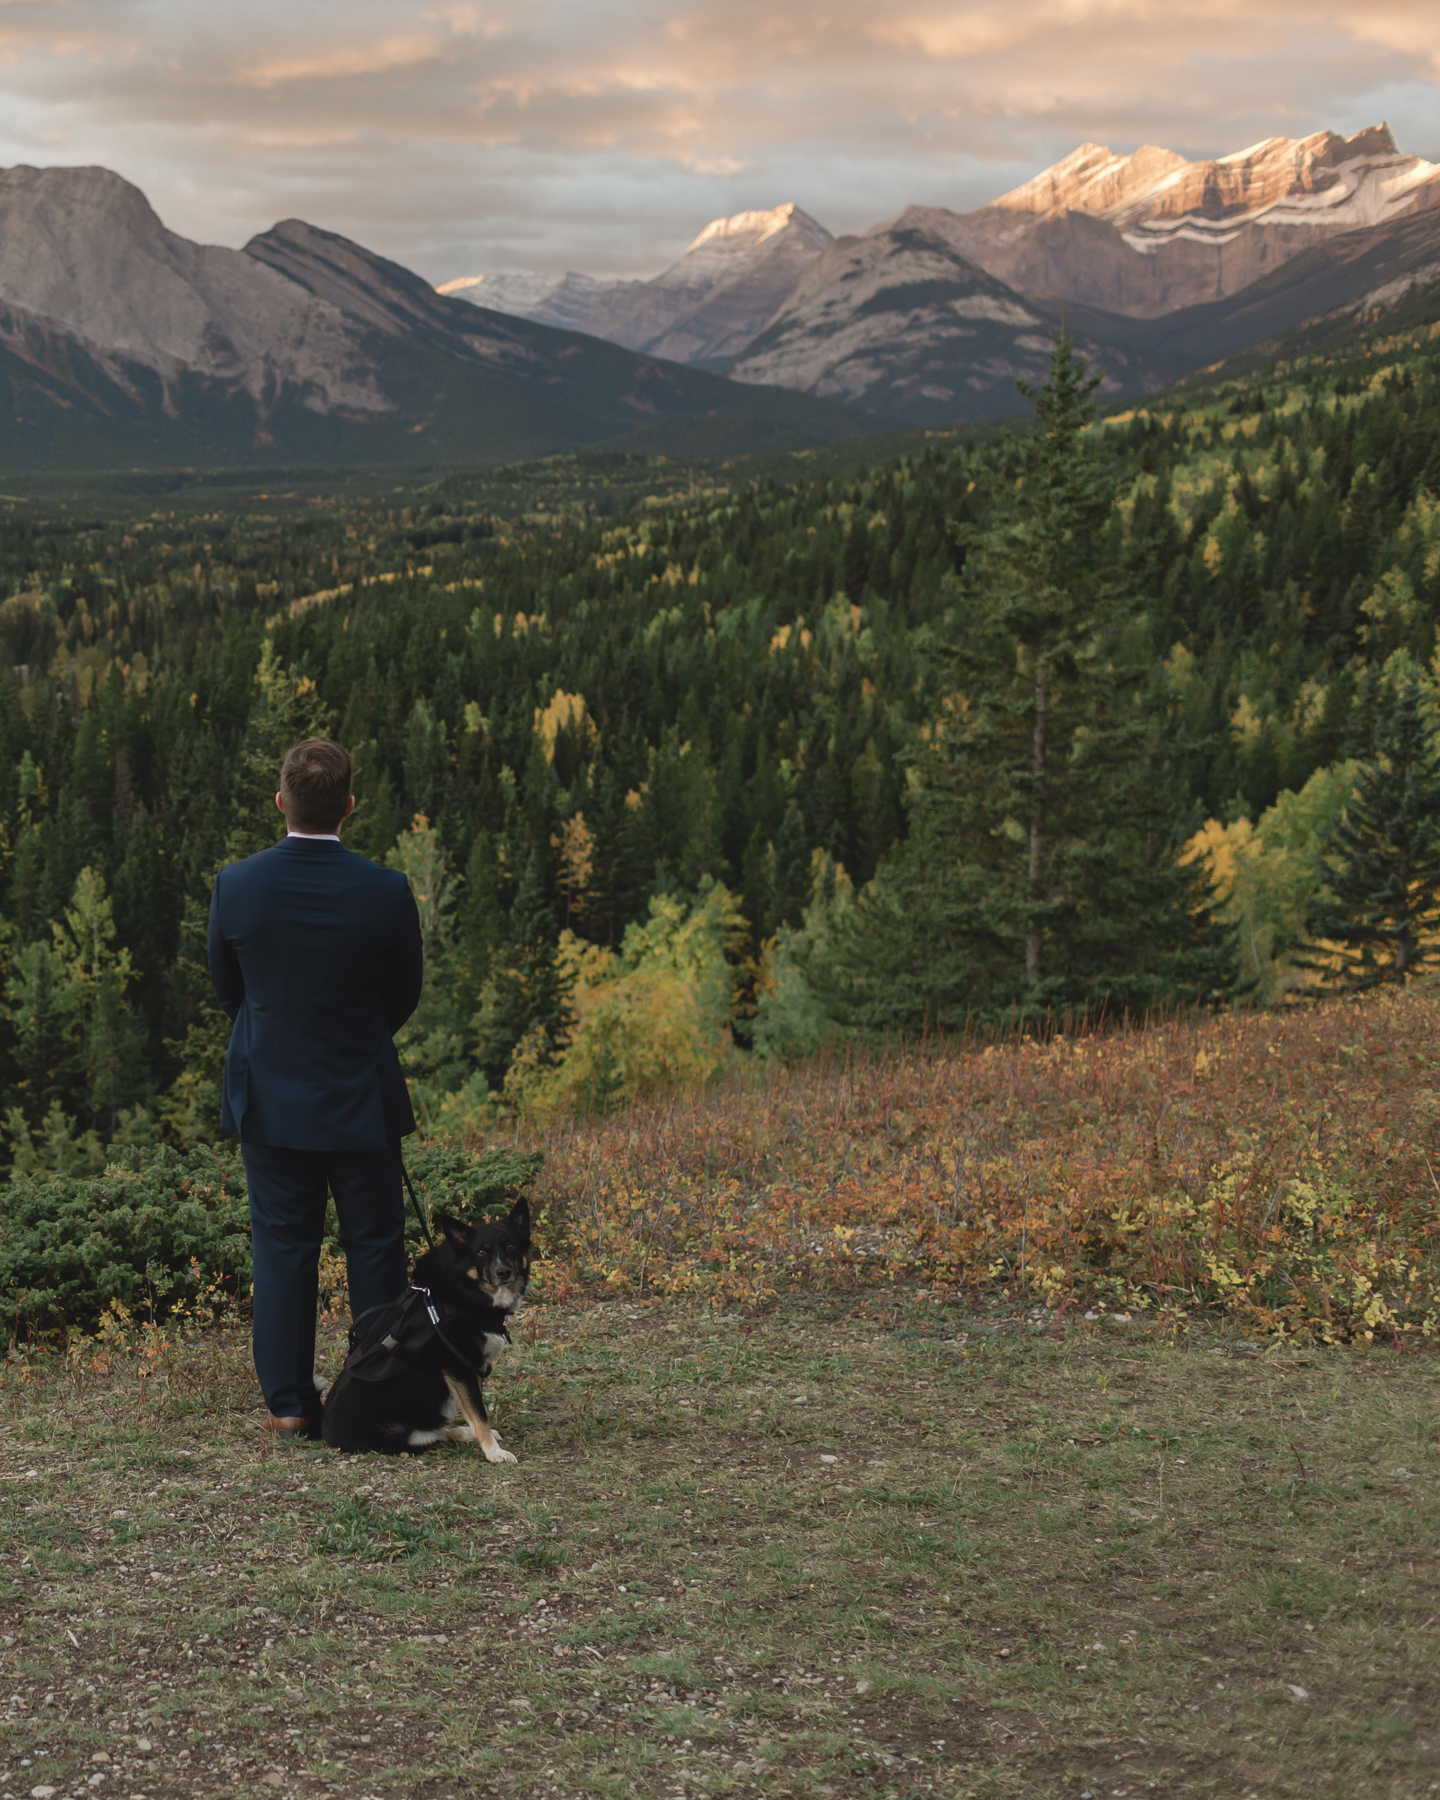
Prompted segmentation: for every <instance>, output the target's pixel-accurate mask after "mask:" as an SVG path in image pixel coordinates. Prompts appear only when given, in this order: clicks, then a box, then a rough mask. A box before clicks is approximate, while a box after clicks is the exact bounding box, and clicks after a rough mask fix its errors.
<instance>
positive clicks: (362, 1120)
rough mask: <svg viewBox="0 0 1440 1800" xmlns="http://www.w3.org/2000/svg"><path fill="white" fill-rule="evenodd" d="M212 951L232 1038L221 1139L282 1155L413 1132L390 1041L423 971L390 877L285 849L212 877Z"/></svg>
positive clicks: (323, 852) (343, 854)
mask: <svg viewBox="0 0 1440 1800" xmlns="http://www.w3.org/2000/svg"><path fill="white" fill-rule="evenodd" d="M209 949H210V980H211V982H212V983H213V984H214V988H215V998H216V999H217V1000H218V1001H219V1002H220V1004H221V1006H223V1007H224V1009H225V1011H226V1012H227V1013H228V1014H229V1015H230V1018H231V1020H232V1021H233V1024H234V1029H233V1030H232V1031H231V1033H230V1048H229V1050H228V1052H227V1053H226V1057H225V1092H224V1101H223V1103H222V1106H221V1112H220V1124H221V1127H222V1128H223V1129H224V1130H226V1131H238V1132H239V1133H240V1136H241V1138H242V1140H243V1141H244V1142H246V1143H250V1144H274V1145H278V1146H280V1147H282V1148H285V1149H290V1150H383V1149H384V1148H385V1147H386V1145H387V1144H393V1143H395V1142H397V1141H398V1140H399V1139H400V1138H402V1137H403V1136H405V1134H406V1133H407V1132H411V1131H413V1130H414V1129H415V1114H414V1112H413V1111H412V1110H411V1107H410V1095H409V1092H408V1090H407V1089H406V1086H405V1078H404V1076H403V1075H402V1074H401V1073H400V1058H399V1057H398V1055H397V1054H396V1051H395V1045H394V1042H393V1037H394V1034H395V1032H396V1031H398V1030H399V1028H400V1027H401V1026H402V1025H403V1024H404V1023H405V1021H406V1020H407V1019H408V1018H409V1017H410V1015H411V1013H413V1012H414V1010H415V1007H416V1005H417V1004H418V1002H419V999H420V984H421V978H422V973H423V957H422V951H421V942H420V917H419V914H418V913H417V911H416V909H415V897H414V895H413V894H412V893H411V892H410V884H409V883H408V882H407V881H406V879H405V877H404V876H403V875H402V874H400V873H399V871H398V870H395V869H382V868H380V867H379V865H378V864H376V863H372V862H370V861H369V860H368V859H367V858H366V857H363V856H356V855H355V854H354V853H353V852H351V851H349V850H346V849H345V848H344V846H343V845H341V844H339V843H336V842H333V841H331V840H329V839H325V838H299V837H287V838H285V839H283V840H282V841H281V842H280V843H278V844H275V845H273V846H272V847H271V848H270V849H269V850H262V851H260V852H259V854H258V855H256V856H251V857H247V858H246V860H245V861H244V862H238V863H230V864H229V865H228V866H227V867H225V868H223V869H222V870H221V871H220V873H219V874H218V875H217V876H216V878H215V893H214V895H213V897H212V899H211V901H210V944H209Z"/></svg>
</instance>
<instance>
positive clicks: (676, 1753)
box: [0, 1286, 1440, 1800]
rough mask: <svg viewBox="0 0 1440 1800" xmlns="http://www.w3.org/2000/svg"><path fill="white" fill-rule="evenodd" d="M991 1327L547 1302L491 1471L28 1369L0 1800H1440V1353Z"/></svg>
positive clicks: (5, 1459) (4, 1633)
mask: <svg viewBox="0 0 1440 1800" xmlns="http://www.w3.org/2000/svg"><path fill="white" fill-rule="evenodd" d="M1002 1310H1003V1309H1002V1307H1001V1306H999V1305H995V1306H987V1305H981V1306H980V1307H979V1308H978V1309H976V1308H972V1309H970V1310H968V1311H967V1310H965V1309H963V1308H962V1307H961V1306H960V1305H959V1304H958V1303H951V1302H942V1301H937V1300H935V1299H933V1298H917V1297H916V1296H915V1293H914V1288H913V1286H911V1287H910V1288H908V1289H906V1290H905V1292H904V1294H903V1295H902V1294H887V1295H884V1296H883V1297H880V1296H875V1295H873V1293H872V1295H871V1296H870V1297H869V1298H868V1299H867V1300H866V1301H864V1302H863V1303H859V1304H855V1303H852V1302H849V1301H846V1300H844V1299H843V1298H836V1299H833V1300H821V1299H815V1298H812V1299H810V1300H806V1301H801V1300H795V1301H793V1302H790V1303H787V1304H785V1305H783V1306H778V1307H769V1308H767V1309H764V1310H763V1311H758V1312H754V1313H750V1314H746V1315H743V1316H742V1315H736V1316H731V1317H724V1316H717V1315H716V1314H715V1313H714V1312H713V1311H709V1312H707V1311H705V1310H704V1309H702V1308H700V1307H698V1306H696V1307H692V1306H691V1305H689V1304H688V1303H686V1302H683V1301H680V1300H674V1299H669V1300H653V1301H647V1302H643V1303H642V1302H638V1301H635V1300H631V1301H625V1300H615V1301H612V1302H610V1303H607V1304H604V1305H599V1306H597V1305H594V1304H591V1303H583V1304H582V1303H576V1304H550V1305H546V1306H541V1307H537V1308H535V1309H534V1310H532V1311H531V1312H530V1313H529V1314H528V1315H527V1316H526V1318H525V1320H524V1321H523V1323H522V1327H521V1329H520V1331H519V1332H518V1333H517V1337H518V1338H519V1340H520V1341H519V1342H518V1343H517V1346H516V1350H515V1353H514V1357H513V1360H511V1361H509V1362H508V1365H507V1366H506V1367H504V1368H503V1370H502V1372H501V1374H500V1376H499V1377H498V1379H497V1381H496V1382H495V1384H494V1385H495V1390H496V1402H497V1406H496V1410H497V1412H498V1415H499V1418H498V1423H499V1426H500V1429H501V1430H502V1432H503V1433H504V1434H505V1438H506V1441H507V1442H508V1444H509V1445H510V1446H511V1447H512V1448H513V1449H514V1450H515V1451H516V1452H517V1453H518V1455H519V1456H520V1458H521V1462H520V1464H519V1466H518V1467H516V1468H513V1469H509V1468H502V1469H495V1468H490V1467H488V1466H487V1465H486V1464H485V1463H484V1462H483V1461H481V1460H480V1459H479V1458H478V1456H477V1455H476V1453H475V1452H474V1451H472V1450H463V1449H456V1450H450V1451H445V1452H441V1453H438V1454H434V1455H432V1456H430V1457H427V1458H426V1459H424V1460H423V1461H419V1462H409V1461H406V1462H404V1463H403V1464H397V1463H390V1462H385V1461H381V1460H380V1459H375V1458H372V1459H362V1458H355V1459H343V1458H337V1457H335V1456H333V1455H331V1454H330V1453H329V1452H327V1451H325V1450H323V1449H320V1448H311V1447H300V1446H281V1447H276V1448H273V1449H272V1450H271V1451H270V1453H269V1454H266V1453H265V1452H264V1449H263V1447H262V1446H261V1445H260V1444H259V1443H258V1441H257V1435H256V1421H257V1417H258V1415H257V1412H256V1410H255V1408H254V1399H253V1388H252V1385H251V1382H252V1377H251V1375H250V1371H249V1366H248V1356H247V1346H246V1344H245V1342H244V1340H243V1338H242V1337H240V1336H238V1335H234V1336H231V1335H225V1334H223V1333H221V1334H213V1333H212V1334H208V1335H206V1336H204V1337H201V1338H197V1339H194V1340H191V1341H190V1342H188V1343H185V1344H181V1345H179V1346H173V1347H171V1348H169V1349H166V1350H163V1351H161V1352H160V1353H159V1354H158V1356H152V1357H149V1358H145V1359H141V1358H135V1357H126V1356H122V1355H114V1354H112V1355H109V1356H108V1357H106V1356H104V1355H99V1354H95V1355H90V1354H89V1353H87V1360H82V1361H78V1362H76V1361H72V1362H70V1363H65V1362H64V1361H62V1360H60V1359H55V1358H49V1359H47V1358H45V1357H38V1356H37V1357H35V1358H32V1359H26V1358H25V1357H23V1356H22V1357H20V1358H19V1359H18V1360H17V1359H15V1358H13V1357H12V1360H11V1362H10V1363H9V1365H8V1366H7V1368H6V1370H5V1374H4V1388H3V1393H0V1419H3V1432H0V1637H3V1642H0V1652H3V1657H4V1677H3V1681H0V1715H3V1725H0V1795H5V1796H9V1795H14V1796H16V1797H17V1800H18V1797H19V1796H22V1795H28V1794H32V1793H39V1794H41V1795H42V1796H43V1795H45V1794H46V1793H53V1795H54V1796H55V1797H56V1800H70V1797H71V1796H76V1797H78V1796H79V1795H80V1794H82V1793H85V1794H91V1793H94V1794H101V1795H112V1794H118V1795H126V1796H133V1795H144V1796H146V1797H147V1800H168V1797H169V1796H180V1795H218V1794H225V1795H230V1794H250V1793H256V1794H262V1793H274V1794H291V1795H321V1794H325V1793H336V1794H343V1795H345V1796H356V1797H357V1800H358V1797H363V1796H366V1795H371V1796H377V1797H381V1800H392V1797H398V1796H422V1795H423V1796H426V1797H427V1800H442V1797H444V1796H448V1795H454V1796H457V1797H458V1796H462V1795H463V1796H470V1795H479V1794H490V1793H494V1794H503V1795H512V1794H513V1795H528V1794H536V1795H539V1794H550V1793H556V1794H565V1795H570V1794H585V1795H604V1796H610V1795H613V1796H616V1797H617V1800H620V1797H622V1796H628V1795H640V1796H649V1795H654V1796H667V1797H671V1796H676V1795H680V1794H684V1795H687V1796H699V1795H712V1794H713V1795H744V1796H747V1797H749V1796H755V1795H767V1796H768V1795H776V1796H783V1795H796V1796H799V1795H828V1794H843V1795H855V1796H876V1797H879V1796H890V1795H894V1796H900V1795H916V1796H921V1795H932V1794H934V1795H957V1796H958V1795H975V1796H1026V1797H1027V1800H1040V1797H1043V1796H1051V1795H1055V1796H1068V1797H1071V1800H1079V1797H1080V1796H1081V1795H1083V1794H1086V1793H1088V1794H1090V1795H1092V1796H1094V1797H1095V1800H1099V1797H1100V1796H1102V1795H1103V1796H1106V1800H1109V1797H1110V1796H1114V1795H1121V1796H1137V1795H1148V1794H1152V1793H1155V1794H1165V1795H1180V1794H1183V1795H1192V1794H1193V1795H1214V1796H1226V1797H1232V1796H1233V1797H1240V1796H1244V1795H1248V1794H1253V1795H1256V1796H1259V1795H1265V1796H1274V1795H1296V1796H1305V1797H1306V1800H1321V1797H1330V1796H1333V1797H1334V1800H1341V1797H1347V1800H1348V1797H1350V1796H1355V1795H1366V1794H1374V1795H1377V1796H1379V1795H1384V1796H1386V1797H1387V1800H1403V1797H1408V1796H1411V1795H1416V1796H1418V1795H1424V1794H1429V1793H1433V1792H1436V1791H1440V1732H1437V1730H1436V1721H1437V1719H1440V1675H1437V1658H1436V1627H1437V1620H1436V1613H1437V1610H1440V1605H1437V1600H1436V1594H1437V1575H1440V1568H1437V1543H1440V1537H1437V1524H1440V1519H1437V1506H1436V1498H1435V1479H1436V1474H1437V1469H1440V1455H1437V1399H1440V1365H1437V1363H1436V1361H1435V1360H1434V1358H1433V1356H1432V1354H1431V1353H1430V1351H1429V1349H1428V1347H1421V1348H1420V1349H1419V1350H1418V1351H1416V1352H1414V1353H1410V1354H1405V1355H1399V1354H1396V1353H1395V1352H1394V1351H1393V1350H1390V1349H1381V1348H1379V1347H1373V1348H1362V1349H1358V1350H1350V1351H1339V1350H1334V1349H1324V1348H1322V1349H1317V1350H1307V1351H1297V1350H1296V1349H1294V1348H1292V1347H1287V1346H1285V1345H1283V1344H1282V1345H1273V1346H1272V1347H1270V1348H1268V1349H1262V1348H1260V1347H1257V1346H1256V1345H1254V1344H1252V1343H1247V1342H1243V1341H1241V1340H1239V1339H1232V1338H1228V1337H1218V1336H1215V1335H1213V1334H1202V1333H1200V1332H1192V1333H1189V1334H1186V1335H1183V1336H1181V1337H1180V1338H1179V1339H1178V1340H1176V1339H1172V1338H1170V1337H1169V1336H1167V1335H1166V1334H1163V1333H1160V1332H1158V1331H1156V1330H1155V1329H1154V1328H1153V1327H1147V1326H1143V1325H1141V1324H1140V1323H1138V1322H1137V1323H1135V1324H1132V1325H1129V1326H1126V1325H1114V1324H1106V1323H1098V1324H1093V1325H1091V1324H1085V1323H1083V1322H1081V1321H1079V1320H1074V1321H1073V1322H1072V1323H1070V1324H1069V1325H1068V1326H1060V1327H1057V1326H1056V1324H1055V1323H1054V1321H1053V1319H1052V1318H1050V1317H1048V1316H1047V1317H1045V1318H1043V1319H1036V1320H1032V1319H1030V1318H1027V1317H1001V1316H1000V1315H1001V1313H1002ZM335 1348H336V1346H335V1344H334V1343H332V1344H331V1346H330V1351H331V1354H332V1355H333V1354H334V1351H335ZM87 1361H88V1363H89V1364H91V1365H94V1366H87ZM146 1367H148V1368H149V1369H150V1370H151V1372H150V1373H149V1374H148V1376H146V1377H145V1378H144V1379H142V1378H141V1374H140V1371H141V1370H142V1369H143V1368H146ZM802 1396H803V1398H802ZM106 1759H108V1760H106Z"/></svg>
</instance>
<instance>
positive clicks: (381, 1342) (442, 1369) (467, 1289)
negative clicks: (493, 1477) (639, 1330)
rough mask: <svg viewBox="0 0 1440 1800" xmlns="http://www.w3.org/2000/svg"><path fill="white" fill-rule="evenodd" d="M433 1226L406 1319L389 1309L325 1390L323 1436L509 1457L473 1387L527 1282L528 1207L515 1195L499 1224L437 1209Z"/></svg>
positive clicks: (347, 1446) (332, 1441)
mask: <svg viewBox="0 0 1440 1800" xmlns="http://www.w3.org/2000/svg"><path fill="white" fill-rule="evenodd" d="M435 1224H436V1226H437V1227H438V1228H439V1232H440V1238H439V1242H438V1243H437V1244H436V1245H435V1247H434V1249H433V1250H427V1251H426V1252H425V1254H424V1255H423V1256H422V1257H420V1259H419V1260H418V1261H417V1262H416V1264H415V1273H414V1276H413V1277H412V1284H413V1285H412V1287H411V1290H410V1293H409V1295H408V1296H406V1297H405V1299H406V1308H405V1312H404V1316H403V1320H401V1319H400V1317H399V1316H398V1315H397V1317H396V1319H395V1320H393V1321H392V1320H390V1319H389V1318H388V1316H387V1318H386V1319H385V1320H382V1321H380V1326H381V1327H383V1328H384V1329H380V1330H379V1331H378V1334H377V1328H376V1327H372V1328H371V1330H370V1331H369V1332H368V1333H366V1334H365V1335H364V1336H362V1338H361V1340H360V1342H359V1343H358V1344H357V1345H356V1347H355V1349H354V1350H352V1352H351V1355H350V1356H349V1357H348V1358H347V1359H346V1363H345V1367H344V1369H343V1370H342V1371H341V1373H340V1375H339V1377H338V1379H337V1380H336V1381H335V1383H334V1385H333V1386H332V1387H331V1389H330V1391H329V1392H328V1393H327V1395H326V1396H325V1411H324V1416H323V1419H322V1422H321V1433H320V1434H321V1436H322V1437H323V1438H324V1440H325V1442H326V1443H327V1444H329V1445H330V1446H331V1448H332V1449H335V1450H347V1451H352V1452H353V1451H362V1450H378V1451H381V1452H382V1453H385V1454H388V1455H401V1454H404V1453H406V1452H408V1453H409V1454H411V1455H412V1456H413V1455H417V1454H419V1452H421V1451H423V1450H428V1449H429V1448H430V1447H431V1445H432V1444H445V1443H450V1444H478V1445H479V1446H480V1448H481V1449H482V1450H483V1451H484V1452H485V1456H486V1460H487V1461H489V1462H492V1463H513V1462H514V1461H515V1460H516V1459H515V1457H513V1456H512V1455H511V1454H510V1452H509V1451H508V1450H502V1449H501V1448H500V1442H499V1439H498V1438H497V1436H496V1434H495V1432H494V1431H493V1430H492V1428H491V1425H490V1420H489V1418H488V1417H487V1415H486V1412H485V1401H484V1398H483V1396H482V1395H481V1391H480V1388H481V1383H482V1382H483V1381H484V1380H485V1378H486V1376H487V1375H489V1373H490V1371H491V1369H492V1368H493V1367H494V1366H495V1363H496V1361H497V1360H498V1358H499V1357H500V1355H501V1352H502V1351H503V1350H504V1349H505V1347H506V1345H507V1344H508V1343H509V1333H508V1332H507V1331H506V1329H505V1327H506V1322H507V1321H508V1320H509V1319H511V1318H513V1317H514V1315H515V1313H516V1312H517V1311H518V1310H519V1307H520V1303H521V1301H522V1300H523V1299H524V1296H525V1289H526V1286H527V1285H528V1283H529V1280H530V1208H529V1204H528V1203H527V1201H526V1200H525V1199H524V1198H523V1197H522V1198H521V1199H519V1200H517V1201H516V1202H515V1204H514V1206H513V1207H512V1208H511V1209H510V1212H509V1213H508V1214H507V1215H506V1217H505V1218H503V1219H501V1220H500V1221H499V1222H498V1223H496V1224H491V1225H467V1224H465V1223H464V1221H463V1220H460V1219H456V1218H453V1217H452V1216H451V1215H450V1214H449V1213H443V1212H441V1213H436V1215H435Z"/></svg>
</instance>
